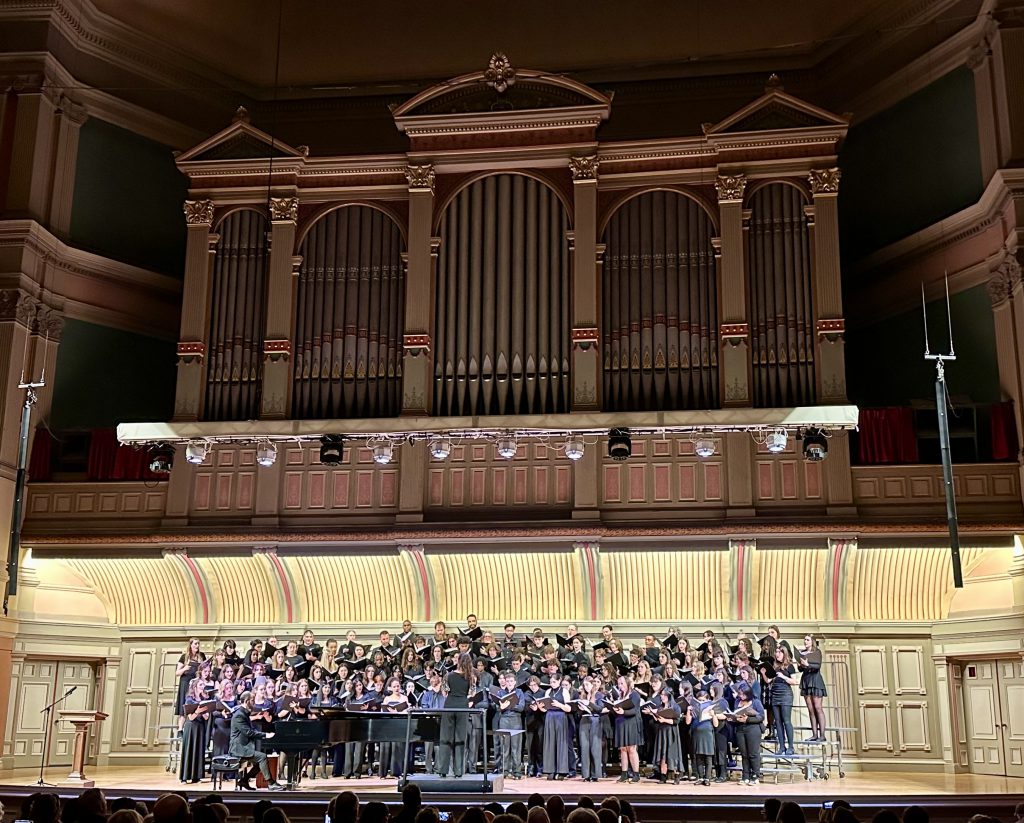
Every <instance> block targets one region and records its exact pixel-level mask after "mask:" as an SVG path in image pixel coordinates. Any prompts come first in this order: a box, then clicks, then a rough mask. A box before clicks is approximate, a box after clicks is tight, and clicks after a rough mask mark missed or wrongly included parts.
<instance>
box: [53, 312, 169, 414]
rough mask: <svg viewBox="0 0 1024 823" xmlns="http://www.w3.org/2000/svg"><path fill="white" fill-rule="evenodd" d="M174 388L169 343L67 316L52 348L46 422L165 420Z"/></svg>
mask: <svg viewBox="0 0 1024 823" xmlns="http://www.w3.org/2000/svg"><path fill="white" fill-rule="evenodd" d="M174 386H175V345H174V343H173V342H171V341H167V340H158V339H157V338H154V337H146V336H145V335H141V334H132V333H131V332H125V331H119V330H118V329H111V328H108V327H106V326H97V325H95V324H93V323H83V322H81V321H79V320H68V321H67V322H66V323H65V326H64V333H63V335H62V337H61V342H60V348H59V349H58V352H57V376H56V381H55V383H54V387H53V409H52V411H51V413H50V418H51V419H50V426H51V428H53V429H55V430H59V429H92V428H108V427H111V426H114V425H116V424H117V423H125V422H131V421H136V420H170V418H171V415H172V414H173V412H174Z"/></svg>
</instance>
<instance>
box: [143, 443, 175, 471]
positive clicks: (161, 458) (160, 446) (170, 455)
mask: <svg viewBox="0 0 1024 823" xmlns="http://www.w3.org/2000/svg"><path fill="white" fill-rule="evenodd" d="M172 466H174V446H172V445H170V444H169V443H157V444H156V445H155V446H153V448H152V449H150V452H149V470H150V471H151V472H153V474H170V473H171V467H172Z"/></svg>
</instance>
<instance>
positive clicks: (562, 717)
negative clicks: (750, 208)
mask: <svg viewBox="0 0 1024 823" xmlns="http://www.w3.org/2000/svg"><path fill="white" fill-rule="evenodd" d="M547 696H548V697H553V698H555V699H557V700H558V701H559V702H561V698H562V697H563V694H562V690H561V689H559V690H558V691H557V692H552V691H551V690H550V689H549V690H548V694H547ZM575 699H576V695H575V694H573V693H572V692H570V693H569V700H570V701H572V700H575ZM572 737H573V735H572V729H571V728H570V726H569V715H568V714H567V713H566V712H565V711H563V710H562V709H559V708H556V707H555V706H550V707H549V708H548V710H547V713H546V715H545V717H544V755H543V759H542V762H543V764H544V766H543V771H544V774H549V775H555V774H568V773H569V753H570V751H571V750H572Z"/></svg>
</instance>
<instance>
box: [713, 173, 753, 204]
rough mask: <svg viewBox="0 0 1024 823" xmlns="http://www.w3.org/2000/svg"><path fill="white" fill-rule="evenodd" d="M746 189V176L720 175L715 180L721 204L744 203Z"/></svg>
mask: <svg viewBox="0 0 1024 823" xmlns="http://www.w3.org/2000/svg"><path fill="white" fill-rule="evenodd" d="M746 187H747V177H746V175H744V174H720V175H718V177H717V178H715V190H716V191H717V192H718V202H719V203H728V202H735V201H738V200H739V201H742V200H743V192H744V190H745V189H746Z"/></svg>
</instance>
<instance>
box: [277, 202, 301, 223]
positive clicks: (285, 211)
mask: <svg viewBox="0 0 1024 823" xmlns="http://www.w3.org/2000/svg"><path fill="white" fill-rule="evenodd" d="M270 219H271V221H272V222H274V223H281V222H291V223H294V222H295V221H296V220H298V219H299V198H298V197H271V198H270Z"/></svg>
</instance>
